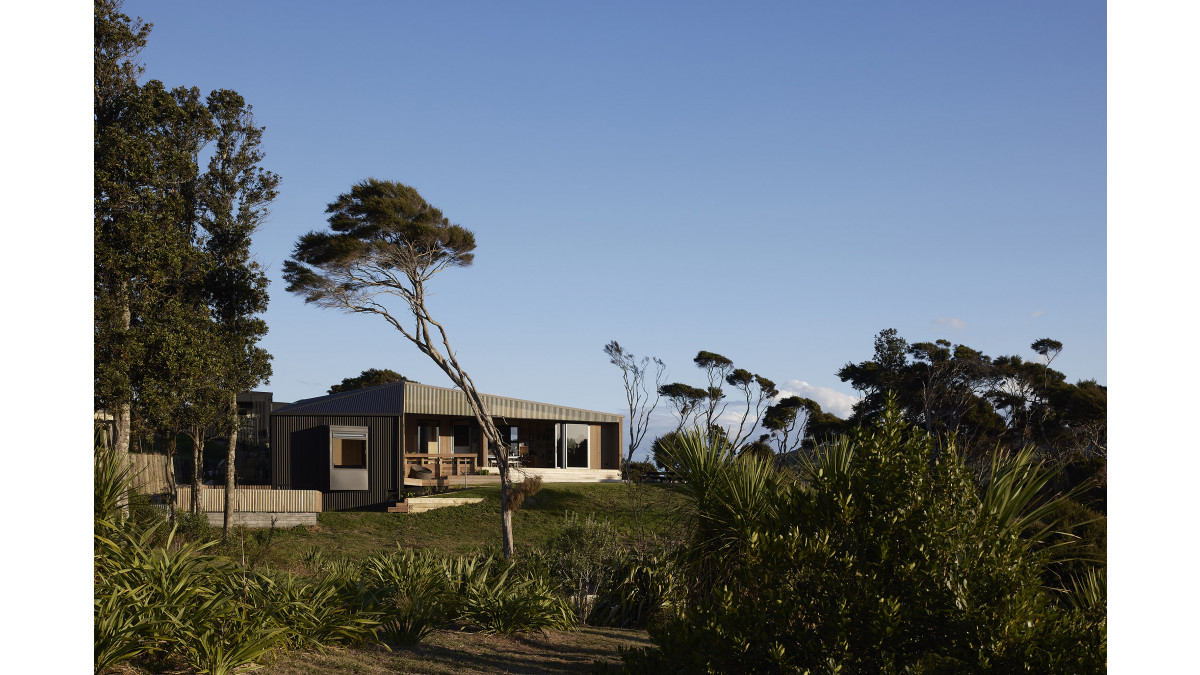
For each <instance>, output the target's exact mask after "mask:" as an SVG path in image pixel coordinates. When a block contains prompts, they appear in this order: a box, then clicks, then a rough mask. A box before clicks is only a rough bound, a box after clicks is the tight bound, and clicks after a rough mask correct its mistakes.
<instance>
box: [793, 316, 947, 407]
mask: <svg viewBox="0 0 1200 675" xmlns="http://www.w3.org/2000/svg"><path fill="white" fill-rule="evenodd" d="M930 323H931V324H932V325H933V326H934V327H935V328H936V327H938V326H949V327H950V328H953V329H954V330H962V329H964V328H966V327H967V322H966V321H963V320H962V319H959V318H955V317H942V318H940V319H934V320H933V321H931V322H930ZM814 400H815V399H814Z"/></svg>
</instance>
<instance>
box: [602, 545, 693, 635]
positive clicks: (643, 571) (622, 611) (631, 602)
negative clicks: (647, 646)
mask: <svg viewBox="0 0 1200 675" xmlns="http://www.w3.org/2000/svg"><path fill="white" fill-rule="evenodd" d="M680 579H681V575H680V572H679V570H678V569H677V567H676V564H675V560H674V558H673V557H671V556H669V555H667V554H666V553H662V552H659V553H653V554H648V555H624V556H622V557H621V559H620V560H619V561H617V562H616V563H615V564H613V565H612V566H611V568H610V570H609V574H608V575H607V578H606V579H605V581H604V583H603V584H602V585H601V587H600V590H599V592H598V593H597V596H596V601H595V603H594V605H593V606H592V611H591V613H590V614H589V615H588V618H587V622H588V623H589V624H591V625H593V626H614V627H617V628H645V627H646V626H648V625H649V624H650V623H651V622H652V621H656V620H659V619H662V618H663V612H664V611H665V610H669V609H670V608H671V607H672V606H673V605H674V604H675V603H677V602H678V601H679V600H680V599H682V596H683V588H682V585H681V584H680Z"/></svg>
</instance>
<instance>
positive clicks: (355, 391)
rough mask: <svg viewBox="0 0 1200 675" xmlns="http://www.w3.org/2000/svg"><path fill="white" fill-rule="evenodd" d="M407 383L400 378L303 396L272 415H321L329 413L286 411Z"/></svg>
mask: <svg viewBox="0 0 1200 675" xmlns="http://www.w3.org/2000/svg"><path fill="white" fill-rule="evenodd" d="M406 384H408V380H400V381H399V382H388V383H387V384H377V385H374V386H371V387H362V388H359V389H351V390H350V391H339V392H337V393H336V394H323V395H321V396H314V397H312V398H302V399H300V400H299V401H292V402H291V403H289V404H287V406H286V407H284V408H280V409H279V410H273V411H271V414H272V415H320V414H327V413H311V412H310V413H303V412H292V413H289V412H286V411H287V409H288V408H291V407H293V406H298V405H312V404H313V403H321V402H323V401H326V400H328V399H331V398H350V397H353V396H358V395H359V394H365V393H367V392H369V391H372V390H375V389H383V388H384V387H395V386H397V385H399V386H404V385H406ZM347 414H348V415H350V414H353V415H354V416H356V417H368V416H376V417H395V416H397V415H400V414H401V413H370V414H362V413H347Z"/></svg>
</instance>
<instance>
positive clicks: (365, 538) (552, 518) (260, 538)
mask: <svg viewBox="0 0 1200 675" xmlns="http://www.w3.org/2000/svg"><path fill="white" fill-rule="evenodd" d="M440 496H445V497H483V498H484V500H483V502H481V503H479V504H469V505H464V506H453V507H446V508H441V509H437V510H434V511H429V512H426V513H418V514H408V513H378V512H327V513H322V514H320V516H319V519H318V525H317V526H316V527H294V528H291V529H287V530H277V531H275V532H274V533H272V534H271V546H270V549H269V551H268V552H267V553H266V555H264V556H262V559H261V564H266V565H269V566H270V567H272V568H276V569H281V570H284V571H297V572H302V571H303V565H302V563H301V556H302V555H303V554H304V552H305V551H306V550H308V549H310V548H317V549H319V550H321V551H322V552H323V553H324V554H325V556H326V557H327V558H328V557H342V556H344V557H347V558H350V559H352V560H358V559H361V558H364V557H366V556H368V555H371V554H372V553H376V552H379V551H383V550H393V549H395V547H396V546H397V545H400V546H404V547H412V548H420V549H433V550H437V551H441V552H444V553H448V554H451V555H464V554H469V553H473V552H476V551H479V550H482V549H491V550H494V551H496V552H498V551H499V549H500V487H499V486H484V487H476V488H471V489H469V490H462V491H458V492H452V493H447V494H444V495H440ZM683 502H684V500H683V498H682V497H681V496H680V495H679V493H678V492H677V491H676V490H675V489H674V488H673V487H671V486H663V485H642V486H630V485H627V484H624V483H557V484H556V483H549V484H546V485H545V486H544V487H543V488H542V490H541V492H539V493H537V494H536V495H534V496H533V497H530V498H528V499H526V500H525V503H524V504H523V505H522V506H521V508H520V509H518V510H517V511H516V512H515V513H514V514H513V538H514V540H515V542H516V546H517V550H518V552H520V551H521V550H522V549H524V548H528V547H531V546H542V545H544V544H546V543H547V542H549V541H550V540H551V539H552V538H553V537H554V536H555V535H556V534H557V533H558V531H559V530H560V529H562V526H563V524H564V515H565V514H566V513H569V512H574V513H576V514H578V515H579V516H581V517H586V516H587V515H588V514H592V515H593V516H594V517H596V518H598V519H606V520H609V521H611V522H612V523H613V525H614V526H616V528H617V530H618V532H619V533H620V535H621V537H622V538H623V540H624V543H626V544H629V545H646V544H649V543H650V542H652V541H653V540H654V539H656V538H657V539H663V538H671V537H672V536H673V534H674V533H675V532H677V531H678V528H677V527H675V524H676V519H677V518H678V513H677V510H678V508H679V507H680V506H681V505H682V504H683ZM247 536H248V537H252V538H253V541H249V540H248V541H247V545H248V546H250V545H255V546H261V545H262V543H263V542H264V541H265V538H266V532H265V531H262V530H260V531H256V532H253V533H249V534H248V535H247Z"/></svg>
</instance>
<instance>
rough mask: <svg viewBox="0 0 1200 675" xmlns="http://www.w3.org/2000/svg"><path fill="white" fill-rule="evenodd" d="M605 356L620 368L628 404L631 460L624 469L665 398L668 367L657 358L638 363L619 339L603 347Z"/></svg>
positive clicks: (643, 359)
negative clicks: (651, 381) (649, 376)
mask: <svg viewBox="0 0 1200 675" xmlns="http://www.w3.org/2000/svg"><path fill="white" fill-rule="evenodd" d="M604 353H605V354H607V355H608V360H609V363H611V364H613V365H614V366H616V367H618V368H620V369H621V378H622V380H623V381H624V383H625V402H626V403H627V404H628V405H629V457H628V458H626V460H625V462H624V464H623V465H622V467H621V468H622V470H624V469H626V468H627V467H628V465H629V463H630V462H632V461H633V451H634V450H637V448H638V446H639V445H641V443H642V439H643V438H645V437H646V430H647V429H649V428H650V415H651V414H652V413H653V412H654V409H655V408H657V407H658V401H659V399H660V398H661V397H662V392H660V391H659V387H661V386H662V384H663V381H662V380H663V376H664V375H665V374H666V372H667V366H666V364H664V363H663V362H662V360H661V359H659V358H658V357H657V356H643V357H642V359H641V360H640V361H639V360H638V359H637V357H635V356H634V355H633V353H632V352H629V351H626V350H625V348H624V347H622V346H621V345H620V344H618V343H617V341H616V340H613V341H612V342H609V343H608V344H606V345H604ZM651 362H653V363H654V401H651V400H650V388H649V384H647V382H646V374H647V373H648V372H649V370H650V363H651Z"/></svg>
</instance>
